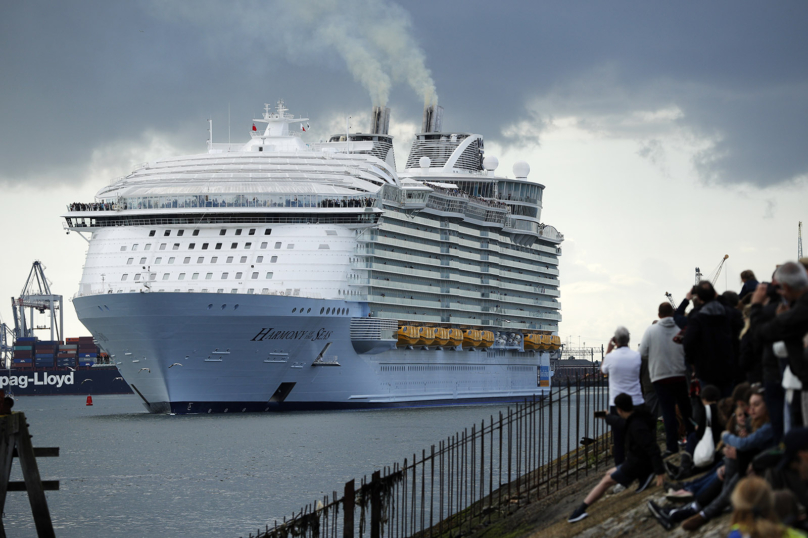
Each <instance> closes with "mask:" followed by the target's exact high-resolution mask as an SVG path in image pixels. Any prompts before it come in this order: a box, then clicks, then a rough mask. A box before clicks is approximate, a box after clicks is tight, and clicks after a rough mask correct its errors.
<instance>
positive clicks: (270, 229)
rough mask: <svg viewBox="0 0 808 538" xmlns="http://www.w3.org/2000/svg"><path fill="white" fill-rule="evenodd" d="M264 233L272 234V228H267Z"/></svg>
mask: <svg viewBox="0 0 808 538" xmlns="http://www.w3.org/2000/svg"><path fill="white" fill-rule="evenodd" d="M264 235H272V228H267V229H266V230H264Z"/></svg>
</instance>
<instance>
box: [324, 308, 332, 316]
mask: <svg viewBox="0 0 808 538" xmlns="http://www.w3.org/2000/svg"><path fill="white" fill-rule="evenodd" d="M330 313H331V309H330V308H328V309H326V311H325V315H326V316H327V315H328V314H330Z"/></svg>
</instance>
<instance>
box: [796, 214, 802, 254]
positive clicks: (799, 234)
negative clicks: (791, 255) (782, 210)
mask: <svg viewBox="0 0 808 538" xmlns="http://www.w3.org/2000/svg"><path fill="white" fill-rule="evenodd" d="M797 259H798V260H801V259H802V221H800V223H799V224H797Z"/></svg>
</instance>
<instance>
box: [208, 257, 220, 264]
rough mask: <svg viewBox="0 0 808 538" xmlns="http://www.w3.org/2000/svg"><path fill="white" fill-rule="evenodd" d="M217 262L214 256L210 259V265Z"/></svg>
mask: <svg viewBox="0 0 808 538" xmlns="http://www.w3.org/2000/svg"><path fill="white" fill-rule="evenodd" d="M217 261H219V258H217V257H216V256H214V257H212V258H211V259H210V263H216V262H217Z"/></svg>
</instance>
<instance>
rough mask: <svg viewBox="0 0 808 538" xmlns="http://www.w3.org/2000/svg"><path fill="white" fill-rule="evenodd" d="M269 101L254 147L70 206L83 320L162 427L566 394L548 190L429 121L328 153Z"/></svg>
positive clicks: (379, 116)
mask: <svg viewBox="0 0 808 538" xmlns="http://www.w3.org/2000/svg"><path fill="white" fill-rule="evenodd" d="M288 112H289V111H288V110H287V109H286V107H285V106H284V104H283V102H282V101H281V102H279V103H278V104H277V107H275V108H273V107H270V106H269V105H267V106H266V107H265V110H264V113H263V114H262V117H261V118H258V119H255V120H254V122H253V127H252V131H251V133H250V135H251V136H250V139H249V141H247V142H246V143H239V144H229V143H227V144H223V143H214V142H213V141H212V125H211V126H210V132H211V136H210V138H209V140H208V144H207V151H206V152H203V153H200V154H195V155H185V156H178V157H174V158H167V159H164V160H159V161H155V162H147V163H143V164H141V165H139V166H137V167H136V168H135V169H134V170H133V171H132V172H131V173H130V174H129V175H127V176H126V177H123V178H120V179H118V180H116V181H113V182H112V183H111V184H110V185H109V186H106V187H104V188H102V189H101V190H100V191H99V192H98V193H97V194H96V196H95V199H94V200H93V201H92V202H89V203H71V204H69V205H68V207H67V211H66V213H65V214H64V215H63V218H64V219H65V221H64V226H65V228H66V230H67V231H68V233H70V232H75V233H77V234H78V235H80V236H81V237H82V238H83V239H84V240H85V241H86V242H87V244H88V249H87V255H86V261H85V265H84V269H83V273H82V278H81V282H80V283H79V289H78V292H77V293H76V294H75V296H74V297H73V301H72V302H73V305H74V306H75V308H76V312H77V314H78V317H79V319H80V320H81V322H82V323H83V324H84V325H85V327H86V328H87V329H88V330H89V331H90V333H92V335H93V337H94V339H95V341H96V342H97V343H98V345H99V346H100V347H101V348H102V349H103V350H104V351H105V352H106V353H108V354H109V356H110V358H111V359H112V360H113V361H114V362H115V363H116V364H117V366H118V368H119V370H120V372H121V375H122V376H123V378H124V379H125V380H126V382H127V383H128V384H129V386H130V387H131V388H132V390H133V391H134V393H135V394H137V396H138V397H139V398H141V399H142V401H143V404H144V405H145V407H146V408H147V409H148V410H149V411H150V412H154V413H178V414H182V413H240V412H250V411H254V412H271V411H283V410H299V409H362V408H383V407H417V406H436V405H466V404H479V403H493V402H513V401H522V400H524V399H525V398H533V397H541V396H542V395H543V394H544V393H546V392H547V391H548V390H549V389H550V382H551V379H550V378H551V372H550V358H551V355H553V354H554V353H555V354H557V353H558V351H557V350H558V348H559V344H560V340H559V337H558V324H559V322H560V320H561V314H560V309H561V305H560V303H559V280H558V259H559V256H560V255H561V242H562V241H563V235H562V234H561V233H559V232H558V231H557V230H556V229H555V228H554V227H552V226H549V225H546V224H543V223H542V222H541V210H542V197H543V192H544V186H543V185H541V184H539V183H537V182H535V181H531V180H529V179H528V174H529V171H530V169H529V166H528V165H527V163H524V162H519V163H517V164H516V165H515V166H514V167H513V176H514V177H513V178H509V177H506V176H505V175H502V174H498V173H497V172H496V168H497V167H498V163H497V160H496V158H494V157H490V156H485V155H484V144H483V137H482V136H481V135H478V134H473V133H470V132H460V131H443V130H442V128H441V125H442V119H443V108H442V107H438V106H437V105H430V106H427V107H425V109H424V114H423V121H422V128H421V132H420V133H419V134H417V135H416V136H415V140H414V141H413V144H412V149H411V151H410V154H409V156H408V157H407V160H406V166H405V168H404V169H403V171H400V172H399V171H397V169H396V166H395V157H394V149H393V139H392V137H391V136H390V135H389V134H388V125H389V116H390V114H389V109H387V108H381V107H374V109H373V114H372V120H371V125H370V128H369V130H368V132H367V133H356V132H350V130H346V132H345V133H341V134H336V135H333V136H331V137H328V138H327V139H323V140H321V141H320V142H319V143H313V144H307V143H305V142H304V140H303V138H302V136H301V134H302V130H303V129H305V127H306V126H307V125H308V118H303V117H295V116H293V115H292V114H289V113H288Z"/></svg>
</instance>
